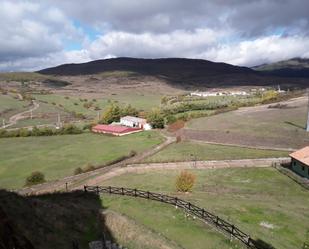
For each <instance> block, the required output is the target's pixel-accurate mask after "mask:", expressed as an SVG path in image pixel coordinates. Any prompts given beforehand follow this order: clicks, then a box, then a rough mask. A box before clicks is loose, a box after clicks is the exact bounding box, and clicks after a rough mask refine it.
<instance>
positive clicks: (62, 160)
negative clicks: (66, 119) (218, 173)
mask: <svg viewBox="0 0 309 249" xmlns="http://www.w3.org/2000/svg"><path fill="white" fill-rule="evenodd" d="M162 140H163V138H162V137H161V135H159V133H157V132H155V131H149V132H141V133H137V134H131V135H128V136H123V137H112V136H104V135H96V134H91V133H87V134H81V135H63V136H52V137H26V138H2V139H0V162H1V163H0V188H19V187H22V186H23V185H24V183H25V178H26V177H27V176H28V175H30V174H31V172H33V171H37V170H39V171H42V172H43V173H44V174H45V177H46V179H47V180H53V179H58V178H61V177H64V176H68V175H72V174H73V172H74V169H75V168H77V167H83V166H85V164H87V163H90V164H93V165H95V166H99V165H101V164H104V163H107V162H109V161H111V160H114V159H117V158H119V157H121V156H125V155H128V154H129V153H130V151H131V150H135V151H136V152H141V151H143V150H145V149H147V148H150V147H152V146H154V145H156V144H159V143H160V142H161V141H162Z"/></svg>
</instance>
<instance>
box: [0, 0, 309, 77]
mask: <svg viewBox="0 0 309 249" xmlns="http://www.w3.org/2000/svg"><path fill="white" fill-rule="evenodd" d="M279 9H280V11H278V10H279ZM0 16H1V22H0V70H1V71H4V70H9V71H10V70H33V69H40V68H44V67H48V66H55V65H58V64H63V63H73V62H75V63H77V62H85V61H88V60H93V59H102V58H110V57H118V56H131V57H143V58H158V57H189V58H202V59H209V60H215V61H224V62H228V63H232V64H237V65H247V66H252V65H256V64H261V63H265V62H273V61H277V60H282V59H288V58H291V57H297V56H300V57H309V52H308V49H307V48H308V44H309V32H308V30H309V1H307V0H294V1H281V0H250V1H248V0H229V1H224V0H209V1H204V0H192V1H182V0H170V1H166V0H156V1H154V0H132V1H127V0H115V1H114V0H113V1H110V0H92V1H88V2H87V4H85V1H84V0H74V1H73V0H71V1H69V0H67V1H63V0H44V1H36V0H0ZM76 22H77V23H80V24H81V25H80V26H78V27H76V25H74V23H75V24H76ZM87 25H88V27H90V28H92V29H95V30H96V31H97V32H99V33H100V34H101V35H100V36H98V37H96V38H93V35H92V36H91V35H90V36H88V34H87V32H89V30H87ZM92 39H95V40H92ZM72 43H74V44H72ZM70 45H72V46H70ZM75 45H77V47H78V46H81V49H80V50H74V51H66V50H68V49H72V48H74V47H76V46H75Z"/></svg>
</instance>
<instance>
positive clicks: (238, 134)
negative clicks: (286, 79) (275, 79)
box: [186, 99, 309, 148]
mask: <svg viewBox="0 0 309 249" xmlns="http://www.w3.org/2000/svg"><path fill="white" fill-rule="evenodd" d="M289 107H290V108H287V109H273V108H264V109H261V108H260V109H257V108H256V107H252V108H251V107H250V108H251V109H249V108H248V109H247V111H241V110H238V111H232V112H227V113H222V114H218V115H215V116H211V117H203V118H198V119H194V120H191V121H189V122H188V123H187V126H186V128H187V129H190V130H194V131H198V132H201V134H202V133H203V132H204V134H205V135H207V134H208V135H209V134H210V135H212V137H211V138H210V139H208V141H214V142H223V141H225V142H226V143H239V144H244V143H245V144H248V143H249V144H251V145H260V146H263V145H265V146H273V147H278V148H282V147H286V148H298V147H302V146H304V145H306V144H308V142H309V134H308V133H306V131H305V126H306V118H307V112H308V110H307V100H306V99H302V100H301V101H298V102H295V103H294V104H289ZM227 120H228V122H227ZM206 133H207V134H206Z"/></svg>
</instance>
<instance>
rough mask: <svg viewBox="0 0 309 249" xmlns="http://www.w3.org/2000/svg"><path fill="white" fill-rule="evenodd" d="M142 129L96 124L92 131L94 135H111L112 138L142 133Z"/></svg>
mask: <svg viewBox="0 0 309 249" xmlns="http://www.w3.org/2000/svg"><path fill="white" fill-rule="evenodd" d="M142 130H143V129H142V128H132V127H127V126H124V125H105V124H98V125H96V126H94V127H92V131H93V132H95V133H104V134H112V135H114V136H123V135H127V134H131V133H135V132H140V131H142Z"/></svg>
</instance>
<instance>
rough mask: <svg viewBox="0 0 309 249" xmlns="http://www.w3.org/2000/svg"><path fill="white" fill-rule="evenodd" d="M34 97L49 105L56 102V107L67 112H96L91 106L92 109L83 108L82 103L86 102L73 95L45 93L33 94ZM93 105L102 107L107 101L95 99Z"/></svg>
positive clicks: (86, 113) (92, 115) (87, 113)
mask: <svg viewBox="0 0 309 249" xmlns="http://www.w3.org/2000/svg"><path fill="white" fill-rule="evenodd" d="M35 98H36V99H38V100H41V101H47V102H48V104H49V105H51V104H52V103H56V106H57V107H58V108H60V109H62V110H65V111H67V112H76V113H82V114H84V115H87V116H90V117H95V115H96V114H97V111H95V110H94V109H93V108H92V109H88V108H85V107H84V106H83V105H84V104H85V103H87V102H85V101H81V98H78V97H74V96H69V97H66V96H64V95H57V94H47V95H35ZM84 99H85V98H82V100H84ZM87 100H88V101H89V102H90V101H92V99H87ZM93 105H94V106H98V107H100V108H101V109H103V108H104V107H105V106H106V105H107V101H105V100H97V101H96V102H94V103H93ZM101 112H102V111H101Z"/></svg>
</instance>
